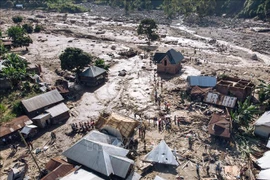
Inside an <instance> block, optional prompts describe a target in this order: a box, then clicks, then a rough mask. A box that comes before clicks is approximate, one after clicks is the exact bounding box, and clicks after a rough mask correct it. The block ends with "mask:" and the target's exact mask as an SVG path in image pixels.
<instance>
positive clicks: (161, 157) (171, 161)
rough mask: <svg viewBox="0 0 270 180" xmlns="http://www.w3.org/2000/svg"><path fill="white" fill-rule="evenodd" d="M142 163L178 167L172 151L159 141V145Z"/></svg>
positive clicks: (163, 142) (162, 141)
mask: <svg viewBox="0 0 270 180" xmlns="http://www.w3.org/2000/svg"><path fill="white" fill-rule="evenodd" d="M144 161H145V162H150V163H159V164H166V165H174V166H178V165H179V163H178V162H177V160H176V157H175V156H174V154H173V153H172V150H171V149H170V148H169V146H168V145H167V144H166V142H165V141H164V140H161V141H160V143H159V144H158V145H157V146H156V147H155V148H154V149H152V151H150V152H149V153H148V154H147V155H146V156H145V158H144Z"/></svg>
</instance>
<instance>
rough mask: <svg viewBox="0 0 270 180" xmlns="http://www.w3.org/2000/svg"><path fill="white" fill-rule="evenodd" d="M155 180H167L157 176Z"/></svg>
mask: <svg viewBox="0 0 270 180" xmlns="http://www.w3.org/2000/svg"><path fill="white" fill-rule="evenodd" d="M154 180H165V179H164V178H162V177H160V176H158V175H157V176H156V177H155V179H154Z"/></svg>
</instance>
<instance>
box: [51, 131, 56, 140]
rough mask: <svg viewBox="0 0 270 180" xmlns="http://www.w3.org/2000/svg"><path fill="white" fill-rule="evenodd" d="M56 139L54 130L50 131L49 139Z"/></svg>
mask: <svg viewBox="0 0 270 180" xmlns="http://www.w3.org/2000/svg"><path fill="white" fill-rule="evenodd" d="M55 139H56V135H55V133H54V132H51V140H55Z"/></svg>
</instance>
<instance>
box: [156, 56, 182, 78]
mask: <svg viewBox="0 0 270 180" xmlns="http://www.w3.org/2000/svg"><path fill="white" fill-rule="evenodd" d="M166 62H167V63H166ZM180 69H181V64H180V63H178V64H171V63H170V61H169V59H168V56H165V57H164V58H163V59H162V60H161V61H160V63H158V64H157V72H163V73H169V74H177V73H179V71H180Z"/></svg>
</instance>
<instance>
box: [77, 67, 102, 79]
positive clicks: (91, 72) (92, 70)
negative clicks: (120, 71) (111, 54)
mask: <svg viewBox="0 0 270 180" xmlns="http://www.w3.org/2000/svg"><path fill="white" fill-rule="evenodd" d="M105 72H106V70H105V69H103V68H100V67H97V66H90V67H89V68H87V69H86V70H85V71H83V72H82V73H81V74H80V76H86V77H97V76H99V75H101V74H103V73H105Z"/></svg>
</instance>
